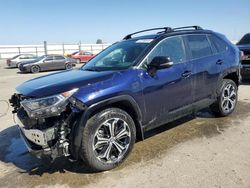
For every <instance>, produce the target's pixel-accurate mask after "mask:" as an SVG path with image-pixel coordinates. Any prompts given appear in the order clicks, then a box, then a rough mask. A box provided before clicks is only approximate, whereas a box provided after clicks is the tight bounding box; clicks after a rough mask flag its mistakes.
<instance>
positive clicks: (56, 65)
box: [19, 55, 75, 73]
mask: <svg viewBox="0 0 250 188" xmlns="http://www.w3.org/2000/svg"><path fill="white" fill-rule="evenodd" d="M74 63H75V60H74V59H71V58H67V57H64V56H62V55H44V56H41V57H39V58H37V59H35V60H34V61H28V62H25V63H21V64H20V65H19V70H20V71H22V72H32V73H37V72H40V71H48V70H58V69H71V68H72V66H73V65H74Z"/></svg>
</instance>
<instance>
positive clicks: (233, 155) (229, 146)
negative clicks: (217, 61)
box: [0, 61, 250, 188]
mask: <svg viewBox="0 0 250 188" xmlns="http://www.w3.org/2000/svg"><path fill="white" fill-rule="evenodd" d="M45 74H48V72H45V73H39V74H21V73H18V71H17V69H7V68H5V62H3V61H0V91H1V92H0V121H1V124H0V187H11V188H12V187H197V188H198V187H199V188H200V187H226V188H230V187H232V188H236V187H250V157H249V156H250V110H249V109H250V84H249V83H244V84H243V85H241V86H240V88H239V102H238V106H237V109H236V111H235V112H234V113H233V114H232V115H230V116H229V117H225V118H215V117H214V116H213V115H212V114H211V113H210V112H209V111H203V112H200V113H198V114H197V116H196V117H187V118H183V119H181V120H178V121H175V122H173V123H170V124H167V125H164V126H162V127H161V128H159V129H157V130H154V131H151V132H149V133H148V134H147V139H146V140H144V141H143V142H138V143H136V145H135V148H134V150H133V151H132V154H131V155H130V156H129V158H128V159H127V160H126V161H125V163H124V164H122V165H121V166H120V167H118V168H117V169H114V170H111V171H108V172H102V173H90V172H89V170H88V169H87V168H86V167H84V166H82V165H81V164H79V163H70V162H68V161H67V160H66V159H58V160H56V161H55V162H54V163H53V164H50V163H49V162H48V161H41V160H38V159H36V158H34V157H33V156H31V155H30V154H29V153H28V152H27V150H26V148H25V146H24V144H23V142H22V140H21V139H20V137H19V134H18V130H17V127H16V125H15V123H14V122H13V117H12V115H11V109H9V110H8V105H7V104H6V100H8V98H9V97H10V96H11V94H12V93H13V92H14V91H15V89H14V88H15V87H16V86H17V85H18V84H20V83H22V82H23V81H25V80H28V79H31V78H34V77H37V76H41V75H45ZM6 111H8V112H7V113H6V114H5V112H6Z"/></svg>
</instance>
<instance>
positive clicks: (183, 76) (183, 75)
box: [181, 71, 192, 78]
mask: <svg viewBox="0 0 250 188" xmlns="http://www.w3.org/2000/svg"><path fill="white" fill-rule="evenodd" d="M191 74H192V72H191V71H185V72H184V73H182V75H181V76H182V78H188V77H189V76H190V75H191Z"/></svg>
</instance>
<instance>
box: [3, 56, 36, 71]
mask: <svg viewBox="0 0 250 188" xmlns="http://www.w3.org/2000/svg"><path fill="white" fill-rule="evenodd" d="M36 58H37V56H35V55H32V54H19V55H16V56H14V57H12V58H10V59H7V62H6V63H7V66H8V67H13V68H14V67H15V68H18V65H19V64H20V63H23V62H26V61H32V60H35V59H36Z"/></svg>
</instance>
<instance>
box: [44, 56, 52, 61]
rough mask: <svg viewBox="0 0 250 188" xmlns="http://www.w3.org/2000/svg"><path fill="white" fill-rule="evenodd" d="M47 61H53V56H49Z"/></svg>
mask: <svg viewBox="0 0 250 188" xmlns="http://www.w3.org/2000/svg"><path fill="white" fill-rule="evenodd" d="M45 60H46V61H52V60H53V56H48V57H47V58H46V59H45Z"/></svg>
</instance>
